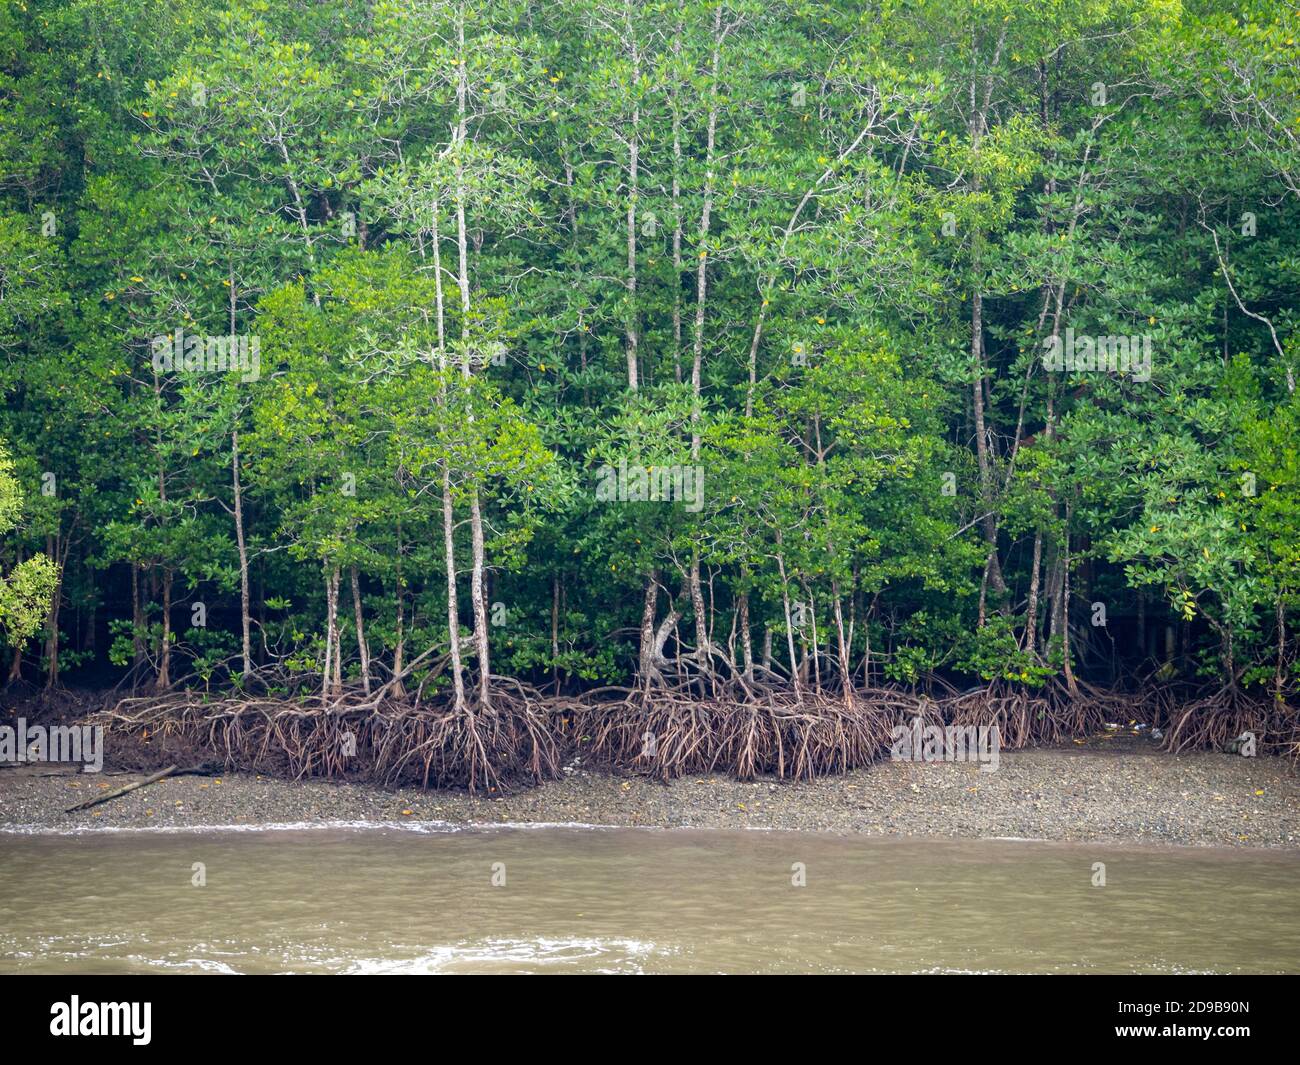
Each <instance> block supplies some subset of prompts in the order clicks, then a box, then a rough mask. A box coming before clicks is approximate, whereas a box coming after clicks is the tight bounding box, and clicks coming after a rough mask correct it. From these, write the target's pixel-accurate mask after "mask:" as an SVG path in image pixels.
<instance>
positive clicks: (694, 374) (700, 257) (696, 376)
mask: <svg viewBox="0 0 1300 1065" xmlns="http://www.w3.org/2000/svg"><path fill="white" fill-rule="evenodd" d="M721 61H722V7H721V5H719V6H718V8H717V9H716V10H715V11H714V15H713V59H712V68H711V74H712V79H713V81H712V88H711V94H710V98H709V118H708V123H707V129H706V133H705V147H704V195H703V198H702V203H701V206H700V225H699V230H698V231H697V236H696V249H695V331H694V339H693V342H692V345H691V349H692V350H691V354H692V358H691V397H692V402H691V461H692V462H693V463H696V464H698V463H699V461H700V416H701V405H702V396H701V393H702V387H703V368H704V319H705V311H706V308H707V303H708V293H709V271H708V262H709V259H708V250H707V247H706V246H707V244H708V239H709V226H710V224H711V218H712V214H713V164H714V158H713V155H714V147H715V144H716V142H717V131H718V67H719V64H720V63H721ZM690 590H691V605H692V607H693V608H694V611H695V656H696V662H697V663H698V665H699V668H700V672H701V673H703V674H704V676H705V677H706V678H707V677H708V676H709V675H710V674H711V673H712V656H711V648H710V646H709V642H710V641H709V634H708V628H707V626H706V625H705V619H704V593H703V590H702V589H701V587H700V556H699V552H698V551H693V552H692V553H691V568H690Z"/></svg>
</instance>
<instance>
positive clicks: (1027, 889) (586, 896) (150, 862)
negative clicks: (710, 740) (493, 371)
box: [0, 826, 1300, 973]
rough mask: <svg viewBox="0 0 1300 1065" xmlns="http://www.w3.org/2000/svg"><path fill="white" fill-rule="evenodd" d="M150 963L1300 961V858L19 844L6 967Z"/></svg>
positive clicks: (976, 968)
mask: <svg viewBox="0 0 1300 1065" xmlns="http://www.w3.org/2000/svg"><path fill="white" fill-rule="evenodd" d="M1096 863H1102V864H1103V865H1104V867H1105V868H1104V876H1105V886H1094V880H1097V879H1099V876H1100V874H1101V873H1102V870H1101V869H1099V868H1097V867H1096ZM800 882H802V886H798V885H799V883H800ZM149 971H169V972H235V973H262V972H343V973H385V972H431V973H440V972H447V973H453V972H636V973H641V972H645V973H649V972H1042V973H1049V972H1088V971H1100V972H1297V971H1300V854H1297V853H1296V852H1271V851H1259V850H1245V849H1241V850H1220V849H1208V848H1207V849H1193V848H1162V849H1156V848H1145V849H1144V848H1135V847H1115V846H1102V845H1076V844H1054V843H1036V842H1021V841H999V840H966V841H949V840H888V839H887V840H881V839H855V838H844V837H835V836H827V835H817V834H809V833H778V832H721V831H692V830H674V831H654V830H640V829H589V828H580V827H551V828H490V829H489V828H484V829H474V830H462V831H451V830H447V829H444V828H440V827H436V826H423V827H419V826H416V827H411V826H404V827H402V828H395V827H394V828H383V827H368V828H364V829H359V828H354V829H349V828H328V829H284V830H262V831H194V832H189V831H181V832H158V831H149V832H118V833H114V832H95V833H88V834H82V835H17V834H10V835H0V972H32V973H36V972H47V973H48V972H65V973H66V972H93V973H101V972H102V973H123V972H149Z"/></svg>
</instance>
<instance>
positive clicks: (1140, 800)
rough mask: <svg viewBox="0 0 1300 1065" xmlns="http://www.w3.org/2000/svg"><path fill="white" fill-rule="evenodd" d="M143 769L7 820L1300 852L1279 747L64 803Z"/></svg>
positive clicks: (1066, 750) (48, 779) (9, 809)
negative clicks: (614, 831) (491, 828)
mask: <svg viewBox="0 0 1300 1065" xmlns="http://www.w3.org/2000/svg"><path fill="white" fill-rule="evenodd" d="M133 779H138V777H134V776H131V775H108V774H104V775H102V776H99V777H96V776H93V775H86V774H73V773H59V772H57V771H55V770H54V768H53V767H50V766H27V767H22V768H17V769H5V770H0V828H3V829H9V830H13V829H21V828H24V827H40V828H51V829H78V828H139V827H163V826H173V827H188V826H212V825H236V826H248V827H252V826H256V825H264V824H284V823H310V824H323V823H327V822H339V821H353V822H356V821H365V822H375V821H382V822H402V823H411V824H414V823H418V822H443V823H448V824H453V825H465V824H494V823H516V824H555V823H574V822H576V823H583V824H597V825H627V826H658V827H664V828H675V827H695V828H754V829H787V830H801V831H827V832H836V833H846V834H862V835H870V836H897V837H908V836H942V837H966V838H988V837H1018V838H1026V839H1046V840H1075V841H1089V842H1114V843H1158V844H1159V843H1163V844H1181V845H1193V846H1236V847H1300V787H1298V778H1297V775H1296V772H1295V770H1294V768H1292V766H1291V765H1290V764H1289V763H1288V762H1286V761H1284V760H1281V759H1276V758H1242V757H1240V756H1237V755H1229V754H1217V753H1209V752H1194V753H1188V754H1183V755H1177V756H1175V755H1169V754H1165V753H1163V752H1160V751H1158V750H1156V749H1155V748H1154V747H1153V746H1152V745H1151V744H1149V743H1147V742H1144V741H1142V740H1138V739H1136V738H1129V737H1127V736H1119V737H1114V738H1106V737H1098V738H1097V739H1094V740H1089V741H1088V742H1087V743H1086V744H1077V745H1068V746H1065V747H1061V748H1049V749H1036V750H1023V751H1012V752H1005V753H1003V755H1002V759H1001V765H1000V768H999V770H998V771H997V772H995V773H984V772H980V771H979V770H978V768H977V767H976V766H974V765H972V764H960V763H937V764H921V763H893V762H885V763H882V764H879V765H876V766H873V767H871V768H870V769H863V770H856V771H853V772H850V773H845V774H843V775H841V776H836V777H827V778H824V779H820V780H817V781H814V782H811V783H803V782H801V783H791V782H776V781H767V780H759V781H754V782H740V781H736V780H733V779H730V778H728V777H723V776H717V775H712V776H688V777H683V778H681V779H679V780H676V781H674V782H672V783H671V784H662V783H659V782H657V781H653V780H648V779H645V778H641V777H618V776H609V775H606V774H604V773H600V772H593V771H590V770H589V769H587V768H586V767H585V766H583V765H582V764H581V763H580V762H575V763H571V764H569V765H568V766H566V767H565V770H564V772H563V775H562V776H561V778H560V779H558V780H555V781H550V782H548V783H545V784H542V785H540V786H538V787H535V788H524V789H520V790H517V791H515V792H513V793H511V794H508V795H495V794H486V795H478V796H471V795H467V794H465V793H463V792H456V791H424V790H421V789H419V788H404V789H392V790H389V789H383V788H379V787H374V786H371V785H365V784H351V783H334V782H330V781H324V780H305V781H299V782H291V781H283V780H276V779H272V778H269V777H260V776H256V775H253V774H242V773H240V774H228V775H224V776H220V777H197V776H187V777H177V778H173V779H169V780H164V781H162V782H160V783H158V784H153V785H150V786H149V787H147V788H143V789H141V790H139V791H138V792H134V793H132V794H130V795H127V796H124V797H122V798H120V799H116V800H114V801H112V802H109V803H106V804H104V805H102V806H99V807H96V808H94V809H91V810H85V811H81V812H78V813H75V814H65V813H64V812H63V811H64V809H65V807H68V806H72V805H74V804H75V803H77V802H79V801H81V800H83V799H86V798H88V797H90V796H91V795H93V794H94V793H96V792H97V791H102V790H108V789H109V788H116V787H120V786H121V785H122V784H124V783H126V782H128V781H130V780H133Z"/></svg>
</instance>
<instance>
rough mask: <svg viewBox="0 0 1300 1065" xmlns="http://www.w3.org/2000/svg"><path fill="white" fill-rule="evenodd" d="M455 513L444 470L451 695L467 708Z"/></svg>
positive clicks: (444, 519)
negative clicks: (458, 593) (462, 652)
mask: <svg viewBox="0 0 1300 1065" xmlns="http://www.w3.org/2000/svg"><path fill="white" fill-rule="evenodd" d="M455 529H456V523H455V517H454V515H453V514H452V506H451V474H450V473H449V472H448V471H447V467H446V464H445V463H444V465H443V471H442V544H443V550H444V551H445V552H446V555H447V643H448V646H449V648H450V654H451V683H452V695H453V699H454V700H455V707H456V709H457V710H463V709H464V708H465V674H464V666H463V665H462V664H461V660H460V605H459V600H458V598H457V595H456V544H455V535H454V534H455Z"/></svg>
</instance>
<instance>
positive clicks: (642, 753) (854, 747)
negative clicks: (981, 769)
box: [578, 692, 919, 780]
mask: <svg viewBox="0 0 1300 1065" xmlns="http://www.w3.org/2000/svg"><path fill="white" fill-rule="evenodd" d="M873 696H874V697H873ZM901 704H908V705H913V704H915V705H919V700H917V699H915V698H913V697H910V696H906V695H903V694H902V693H895V692H887V693H872V694H871V695H867V696H859V695H850V696H849V697H848V698H847V699H846V698H844V697H842V696H835V697H831V696H826V695H804V696H803V697H802V698H798V697H796V696H794V695H782V696H778V695H770V696H768V697H766V698H764V699H763V700H761V701H758V702H748V703H738V702H712V701H709V702H702V701H699V700H692V699H687V698H678V697H672V698H667V699H664V698H660V697H654V698H651V699H649V700H646V699H642V698H638V697H632V698H629V699H627V700H623V701H620V702H617V703H602V704H597V705H594V706H591V707H589V708H587V709H586V710H585V711H584V712H582V713H580V714H579V715H578V723H579V730H578V731H579V733H580V734H581V737H582V740H583V742H584V743H585V744H586V749H587V750H588V751H589V752H590V753H591V755H592V756H593V757H594V759H595V760H596V762H597V763H599V764H603V765H604V766H606V767H608V768H610V769H618V770H629V771H634V772H643V773H648V774H651V775H653V776H657V777H659V778H660V779H662V780H671V779H672V778H674V777H679V776H683V775H685V774H688V773H707V772H712V771H715V770H723V771H726V772H728V773H730V774H732V775H733V776H736V777H738V778H739V779H741V780H752V779H754V778H755V777H757V776H767V775H770V776H774V777H777V778H778V779H785V778H791V779H795V780H813V779H815V778H816V777H819V776H825V775H827V774H830V773H843V772H846V771H847V770H850V769H856V768H859V767H861V766H866V765H870V764H871V763H872V762H876V761H879V760H880V759H881V758H882V757H884V756H885V755H886V754H887V753H888V751H889V741H890V728H891V726H892V725H893V724H894V723H895V722H896V720H897V718H898V708H899V705H901Z"/></svg>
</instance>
